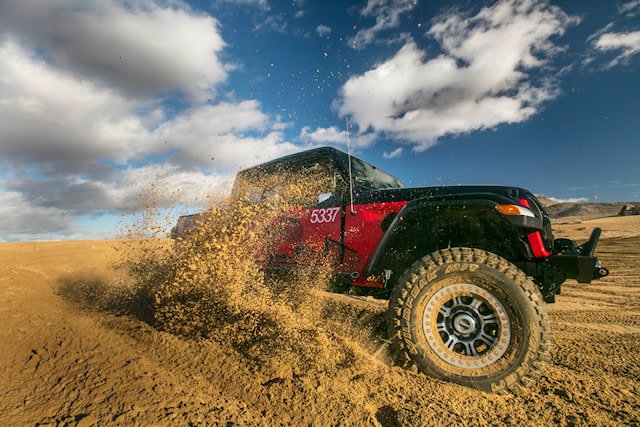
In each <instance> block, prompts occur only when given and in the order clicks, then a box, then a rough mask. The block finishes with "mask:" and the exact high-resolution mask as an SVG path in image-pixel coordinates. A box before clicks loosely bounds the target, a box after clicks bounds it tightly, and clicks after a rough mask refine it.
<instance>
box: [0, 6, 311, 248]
mask: <svg viewBox="0 0 640 427" xmlns="http://www.w3.org/2000/svg"><path fill="white" fill-rule="evenodd" d="M167 28H171V31H167ZM223 47H224V42H223V41H222V39H221V38H220V36H219V33H218V24H217V21H216V20H215V19H214V18H212V17H209V16H204V15H201V14H199V13H196V12H193V11H192V10H190V9H189V8H188V7H187V6H185V5H184V4H182V3H181V2H179V1H168V2H163V3H160V2H158V3H153V2H141V1H136V0H134V1H122V2H120V1H116V0H113V1H108V2H99V3H95V2H90V3H87V2H81V1H76V0H52V1H49V2H38V1H31V0H25V1H24V2H22V1H21V2H14V1H11V2H3V3H1V4H0V117H2V120H0V170H1V171H2V173H1V174H0V178H1V179H2V181H1V182H0V206H3V208H2V210H0V214H1V215H2V217H3V219H4V220H5V221H3V225H2V226H0V240H28V239H44V238H52V239H56V238H59V237H64V236H67V237H69V236H82V237H86V236H87V235H88V234H87V232H88V230H84V229H81V227H80V226H79V225H78V224H77V222H76V221H75V219H76V218H78V215H84V216H100V215H103V214H109V215H112V214H114V213H117V212H124V213H131V212H134V211H135V210H136V209H139V208H141V207H142V206H143V205H144V203H145V201H144V200H142V199H141V197H142V198H144V197H146V198H147V199H148V198H149V197H150V195H153V194H155V195H156V196H154V197H155V199H154V202H153V203H154V204H155V206H158V207H169V206H171V205H173V204H181V205H189V206H203V205H204V204H206V201H207V197H208V195H210V194H211V193H212V192H213V193H214V194H223V193H224V192H225V191H228V189H229V185H230V180H231V178H232V177H233V174H234V173H235V172H236V171H237V170H238V168H241V167H246V166H249V165H251V164H255V163H259V162H263V161H266V160H269V159H272V158H274V157H279V156H281V155H285V154H290V153H292V152H294V151H298V150H299V149H300V147H299V146H296V145H294V144H292V143H290V142H288V141H286V140H285V139H284V134H283V126H284V124H282V123H280V122H279V121H278V120H277V119H276V120H274V119H273V118H272V117H269V116H268V115H267V114H265V113H264V112H263V111H262V107H261V105H260V103H259V102H257V101H255V100H245V101H235V102H217V103H212V102H211V99H213V97H214V94H215V90H216V85H218V84H220V83H222V82H223V81H224V79H225V78H226V73H227V70H228V69H229V67H228V66H227V65H226V64H224V63H223V62H222V61H221V60H220V59H219V54H220V51H221V49H222V48H223ZM116 54H117V55H121V56H122V58H120V56H118V57H117V58H116V57H115V56H114V55H116ZM120 59H122V61H120ZM168 92H170V94H169V95H167V93H168ZM176 94H178V96H179V99H180V104H181V105H186V107H185V108H184V109H181V108H178V110H177V111H176V110H174V109H173V108H174V107H172V103H173V101H175V99H176V98H175V95H176ZM167 106H168V107H167ZM143 196H144V197H143ZM147 201H148V200H147ZM5 224H7V225H5ZM89 231H90V230H89Z"/></svg>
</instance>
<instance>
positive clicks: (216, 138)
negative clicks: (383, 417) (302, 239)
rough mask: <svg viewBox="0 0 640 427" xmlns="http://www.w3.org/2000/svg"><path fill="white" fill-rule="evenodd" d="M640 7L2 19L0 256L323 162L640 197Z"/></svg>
mask: <svg viewBox="0 0 640 427" xmlns="http://www.w3.org/2000/svg"><path fill="white" fill-rule="evenodd" d="M639 65H640V1H639V0H627V1H610V2H603V1H596V0H593V1H574V2H570V1H563V2H548V3H547V2H529V1H516V0H512V1H498V2H493V1H486V2H476V1H463V2H448V1H447V2H444V1H440V2H438V1H413V0H363V1H354V2H346V1H345V2H343V1H340V2H312V1H310V0H291V1H286V2H285V1H275V0H236V1H233V0H213V1H212V0H208V1H193V2H182V1H179V0H166V1H165V0H157V1H141V0H127V1H124V0H121V1H120V0H109V1H103V2H86V1H80V0H51V1H49V2H40V1H37V0H21V1H17V0H16V1H8V2H3V3H2V5H0V76H2V77H0V117H2V119H0V215H2V217H3V223H2V224H0V240H33V239H58V238H90V237H102V236H105V235H107V236H108V235H112V234H113V233H114V229H115V228H117V224H118V223H119V222H120V220H121V218H122V217H123V215H124V216H126V215H131V214H132V213H135V212H137V211H139V210H140V209H141V208H143V207H145V206H147V205H153V206H157V207H160V208H163V209H171V207H172V206H176V205H178V206H181V207H185V208H187V207H190V208H192V209H194V208H198V207H201V206H203V205H205V204H206V203H207V202H208V201H209V200H210V197H211V196H212V195H218V194H221V193H224V191H225V189H226V188H228V183H229V181H230V180H231V179H232V177H233V174H234V172H235V171H237V170H238V169H240V168H243V167H247V166H249V165H252V164H256V163H259V162H262V161H266V160H269V159H271V158H274V157H279V156H281V155H285V154H289V153H292V152H295V151H299V150H303V149H306V148H311V147H316V146H319V145H333V146H336V147H338V148H343V149H346V145H345V142H346V132H345V119H346V117H349V118H350V120H351V123H352V127H351V129H350V130H351V136H352V141H353V142H354V145H355V150H356V152H357V154H358V155H359V156H361V157H362V158H364V159H366V160H368V161H370V162H372V163H374V164H377V165H379V166H381V167H383V168H384V169H386V170H388V171H389V172H391V173H393V174H395V175H397V176H398V177H399V178H401V179H402V180H403V181H404V182H405V184H407V185H415V186H424V185H442V184H450V185H455V184H486V183H491V184H508V185H517V186H521V187H525V188H528V189H530V190H532V191H533V192H535V193H537V194H544V195H546V196H551V197H555V198H558V199H563V200H564V199H586V200H597V201H621V200H624V201H627V200H636V201H637V200H639V199H640V196H639V194H640V167H639V166H640V144H639V142H640V141H639V135H640V120H639V117H640V73H638V68H639Z"/></svg>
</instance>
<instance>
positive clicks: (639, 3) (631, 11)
mask: <svg viewBox="0 0 640 427" xmlns="http://www.w3.org/2000/svg"><path fill="white" fill-rule="evenodd" d="M618 10H619V11H620V13H623V14H625V15H626V16H627V17H629V18H632V17H634V16H637V15H638V11H640V0H631V1H629V2H627V3H623V4H621V5H620V6H619V8H618Z"/></svg>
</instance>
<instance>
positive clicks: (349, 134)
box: [347, 116, 356, 215]
mask: <svg viewBox="0 0 640 427" xmlns="http://www.w3.org/2000/svg"><path fill="white" fill-rule="evenodd" d="M347 153H348V156H347V157H348V158H349V196H350V198H351V215H353V214H355V213H356V211H355V210H353V176H352V174H351V132H350V131H349V116H347Z"/></svg>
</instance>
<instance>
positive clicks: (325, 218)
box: [311, 207, 340, 224]
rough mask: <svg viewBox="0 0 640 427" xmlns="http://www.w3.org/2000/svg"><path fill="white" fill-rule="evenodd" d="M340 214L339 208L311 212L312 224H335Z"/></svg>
mask: <svg viewBox="0 0 640 427" xmlns="http://www.w3.org/2000/svg"><path fill="white" fill-rule="evenodd" d="M338 212H340V208H339V207H337V208H322V209H314V210H312V211H311V223H312V224H315V223H318V222H333V221H335V219H336V218H337V217H338Z"/></svg>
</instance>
